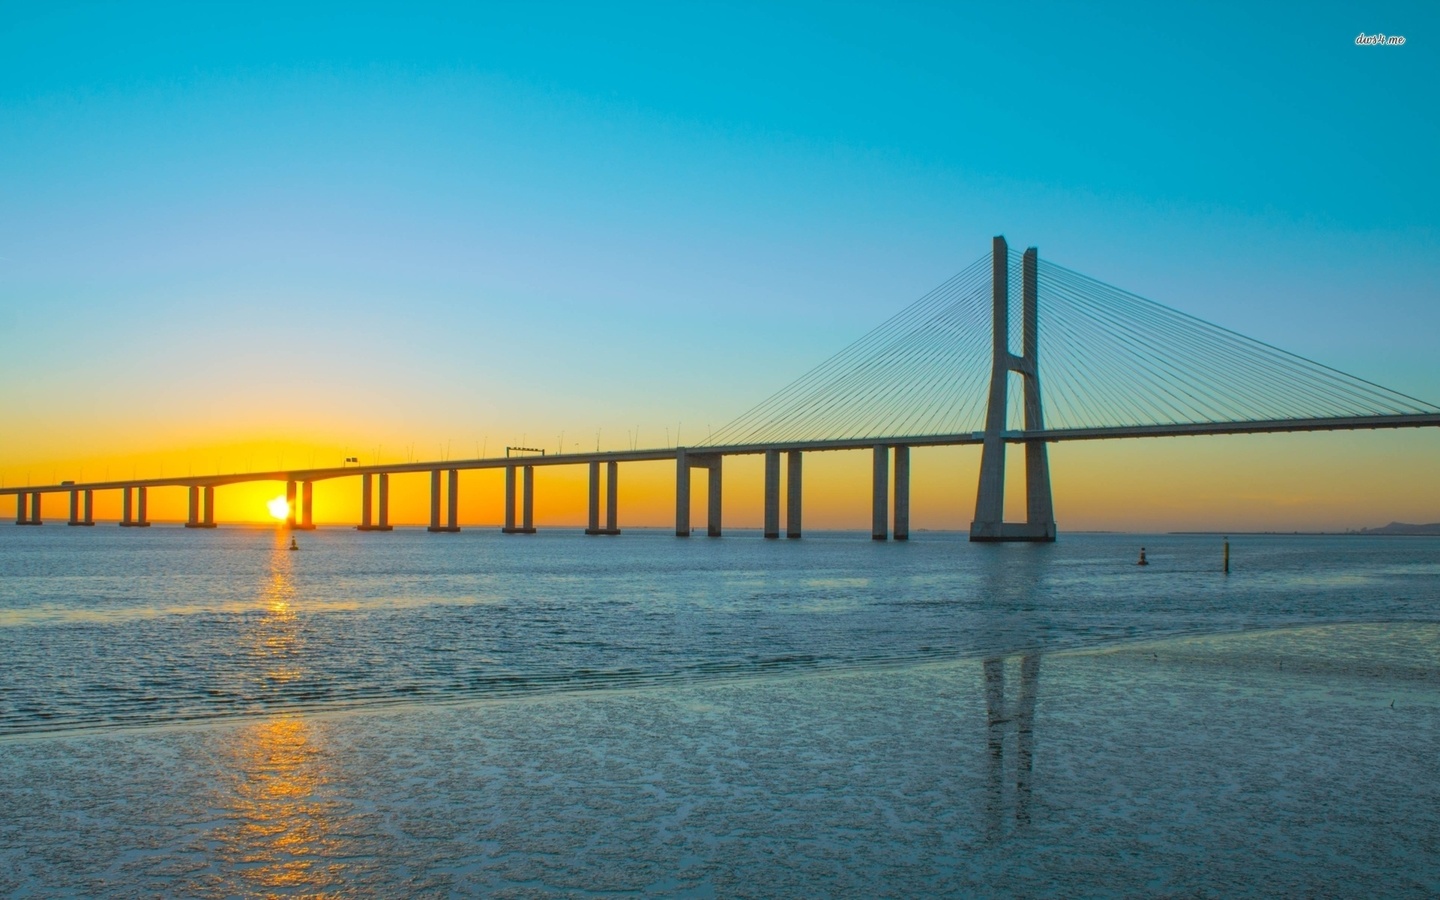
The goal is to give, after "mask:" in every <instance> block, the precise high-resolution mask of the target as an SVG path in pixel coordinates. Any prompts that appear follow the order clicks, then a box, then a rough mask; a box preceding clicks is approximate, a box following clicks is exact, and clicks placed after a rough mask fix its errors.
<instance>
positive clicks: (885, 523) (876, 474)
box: [870, 444, 890, 541]
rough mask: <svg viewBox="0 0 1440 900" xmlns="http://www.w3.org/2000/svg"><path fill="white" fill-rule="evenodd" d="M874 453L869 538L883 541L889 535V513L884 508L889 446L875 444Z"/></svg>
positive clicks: (887, 489)
mask: <svg viewBox="0 0 1440 900" xmlns="http://www.w3.org/2000/svg"><path fill="white" fill-rule="evenodd" d="M874 454H875V462H874V467H873V470H872V478H871V484H870V540H872V541H883V540H886V539H888V538H889V537H890V523H889V514H888V511H887V510H886V507H887V506H888V505H889V496H890V448H889V447H887V446H885V445H884V444H876V445H875V450H874Z"/></svg>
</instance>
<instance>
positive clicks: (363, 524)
mask: <svg viewBox="0 0 1440 900" xmlns="http://www.w3.org/2000/svg"><path fill="white" fill-rule="evenodd" d="M375 477H376V476H374V475H371V474H370V473H369V472H366V473H365V474H364V475H362V476H360V524H359V525H357V526H356V527H355V530H356V531H391V530H393V529H391V527H390V475H389V473H387V472H381V473H380V474H379V479H380V507H379V521H378V522H377V521H376V520H375V518H374V517H373V516H372V511H373V510H374V509H375V502H374V500H375V492H374V478H375Z"/></svg>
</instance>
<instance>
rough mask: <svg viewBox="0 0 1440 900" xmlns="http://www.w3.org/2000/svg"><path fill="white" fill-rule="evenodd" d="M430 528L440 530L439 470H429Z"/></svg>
mask: <svg viewBox="0 0 1440 900" xmlns="http://www.w3.org/2000/svg"><path fill="white" fill-rule="evenodd" d="M430 530H431V531H439V530H440V470H439V469H431V470H430Z"/></svg>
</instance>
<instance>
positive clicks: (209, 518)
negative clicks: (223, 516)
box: [202, 484, 215, 528]
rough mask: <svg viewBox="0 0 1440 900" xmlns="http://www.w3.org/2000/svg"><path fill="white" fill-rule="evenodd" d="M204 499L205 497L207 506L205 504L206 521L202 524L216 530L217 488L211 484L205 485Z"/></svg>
mask: <svg viewBox="0 0 1440 900" xmlns="http://www.w3.org/2000/svg"><path fill="white" fill-rule="evenodd" d="M204 497H205V504H204V510H205V519H204V521H203V522H202V524H203V525H204V526H205V527H206V528H214V527H215V486H214V485H210V484H207V485H205V494H204Z"/></svg>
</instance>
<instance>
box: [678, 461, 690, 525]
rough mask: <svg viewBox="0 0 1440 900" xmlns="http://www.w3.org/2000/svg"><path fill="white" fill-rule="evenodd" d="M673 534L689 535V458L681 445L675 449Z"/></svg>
mask: <svg viewBox="0 0 1440 900" xmlns="http://www.w3.org/2000/svg"><path fill="white" fill-rule="evenodd" d="M675 536H676V537H689V536H690V460H689V459H688V458H686V454H685V450H684V448H683V447H682V448H681V449H679V450H677V451H675Z"/></svg>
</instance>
